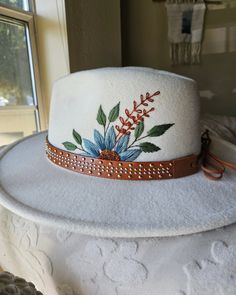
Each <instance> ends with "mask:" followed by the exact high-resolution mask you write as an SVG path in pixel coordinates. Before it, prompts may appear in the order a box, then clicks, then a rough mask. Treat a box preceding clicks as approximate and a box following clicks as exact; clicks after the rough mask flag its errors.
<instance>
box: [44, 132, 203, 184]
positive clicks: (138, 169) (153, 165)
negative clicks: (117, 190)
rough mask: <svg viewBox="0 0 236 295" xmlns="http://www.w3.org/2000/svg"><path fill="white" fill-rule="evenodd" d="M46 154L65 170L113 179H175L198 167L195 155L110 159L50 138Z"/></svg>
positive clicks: (190, 172) (192, 171) (193, 171)
mask: <svg viewBox="0 0 236 295" xmlns="http://www.w3.org/2000/svg"><path fill="white" fill-rule="evenodd" d="M46 154H47V157H48V159H49V160H50V161H51V162H53V163H54V164H56V165H58V166H60V167H63V168H65V169H68V170H72V171H74V172H78V173H81V174H86V175H91V176H97V177H102V178H110V179H122V180H161V179H172V178H178V177H184V176H188V175H191V174H194V173H196V172H197V170H198V163H197V161H198V160H197V156H196V155H190V156H187V157H183V158H178V159H174V160H171V161H161V162H126V161H110V160H104V159H98V158H91V157H85V156H81V155H78V154H75V153H71V152H68V151H65V150H61V149H59V148H57V147H55V146H53V145H52V144H51V143H49V141H48V139H47V138H46Z"/></svg>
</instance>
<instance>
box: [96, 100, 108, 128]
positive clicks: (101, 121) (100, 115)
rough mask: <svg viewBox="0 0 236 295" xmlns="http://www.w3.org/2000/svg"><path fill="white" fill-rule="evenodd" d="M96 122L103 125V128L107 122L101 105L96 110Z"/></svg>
mask: <svg viewBox="0 0 236 295" xmlns="http://www.w3.org/2000/svg"><path fill="white" fill-rule="evenodd" d="M97 121H98V124H100V125H103V126H104V127H105V125H106V122H107V118H106V115H105V113H104V112H103V109H102V106H101V105H100V107H99V110H98V114H97Z"/></svg>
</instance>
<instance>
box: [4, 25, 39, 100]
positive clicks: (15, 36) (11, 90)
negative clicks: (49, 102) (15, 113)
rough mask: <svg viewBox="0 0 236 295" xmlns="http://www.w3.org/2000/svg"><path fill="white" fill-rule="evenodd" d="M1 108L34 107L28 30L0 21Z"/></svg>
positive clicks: (21, 26)
mask: <svg viewBox="0 0 236 295" xmlns="http://www.w3.org/2000/svg"><path fill="white" fill-rule="evenodd" d="M0 69H1V70H0V106H12V105H33V101H34V100H33V91H32V82H31V73H30V62H29V55H28V49H27V38H26V28H25V26H24V25H23V24H14V23H10V22H7V21H5V20H0Z"/></svg>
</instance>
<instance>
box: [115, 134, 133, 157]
mask: <svg viewBox="0 0 236 295" xmlns="http://www.w3.org/2000/svg"><path fill="white" fill-rule="evenodd" d="M129 137H130V135H129V134H126V135H123V136H122V137H121V138H120V139H119V140H118V142H117V145H116V146H115V148H114V151H115V152H117V153H118V154H119V153H122V152H124V151H125V150H126V149H127V146H128V143H129Z"/></svg>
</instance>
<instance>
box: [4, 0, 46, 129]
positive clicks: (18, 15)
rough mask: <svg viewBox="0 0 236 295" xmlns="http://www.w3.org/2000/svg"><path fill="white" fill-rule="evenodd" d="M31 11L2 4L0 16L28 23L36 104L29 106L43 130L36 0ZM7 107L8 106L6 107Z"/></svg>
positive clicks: (30, 60) (38, 125)
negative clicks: (36, 32)
mask: <svg viewBox="0 0 236 295" xmlns="http://www.w3.org/2000/svg"><path fill="white" fill-rule="evenodd" d="M31 6H32V7H31V10H32V12H31V11H25V10H21V9H17V8H12V7H11V6H6V5H3V4H0V16H1V17H4V18H6V19H9V20H10V21H12V22H14V21H15V22H18V23H19V22H23V23H24V24H25V25H26V34H27V39H28V40H29V42H27V46H28V53H29V57H30V58H29V63H30V72H31V78H32V89H33V97H34V106H32V107H31V106H29V108H31V109H32V108H33V109H34V110H35V116H36V120H35V121H36V122H35V123H36V128H37V131H41V130H42V129H44V128H45V125H46V124H45V111H44V110H45V108H44V102H43V99H42V94H41V88H40V75H39V62H38V54H37V45H36V36H35V31H36V29H35V4H34V0H32V1H31ZM4 108H6V107H4Z"/></svg>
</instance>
